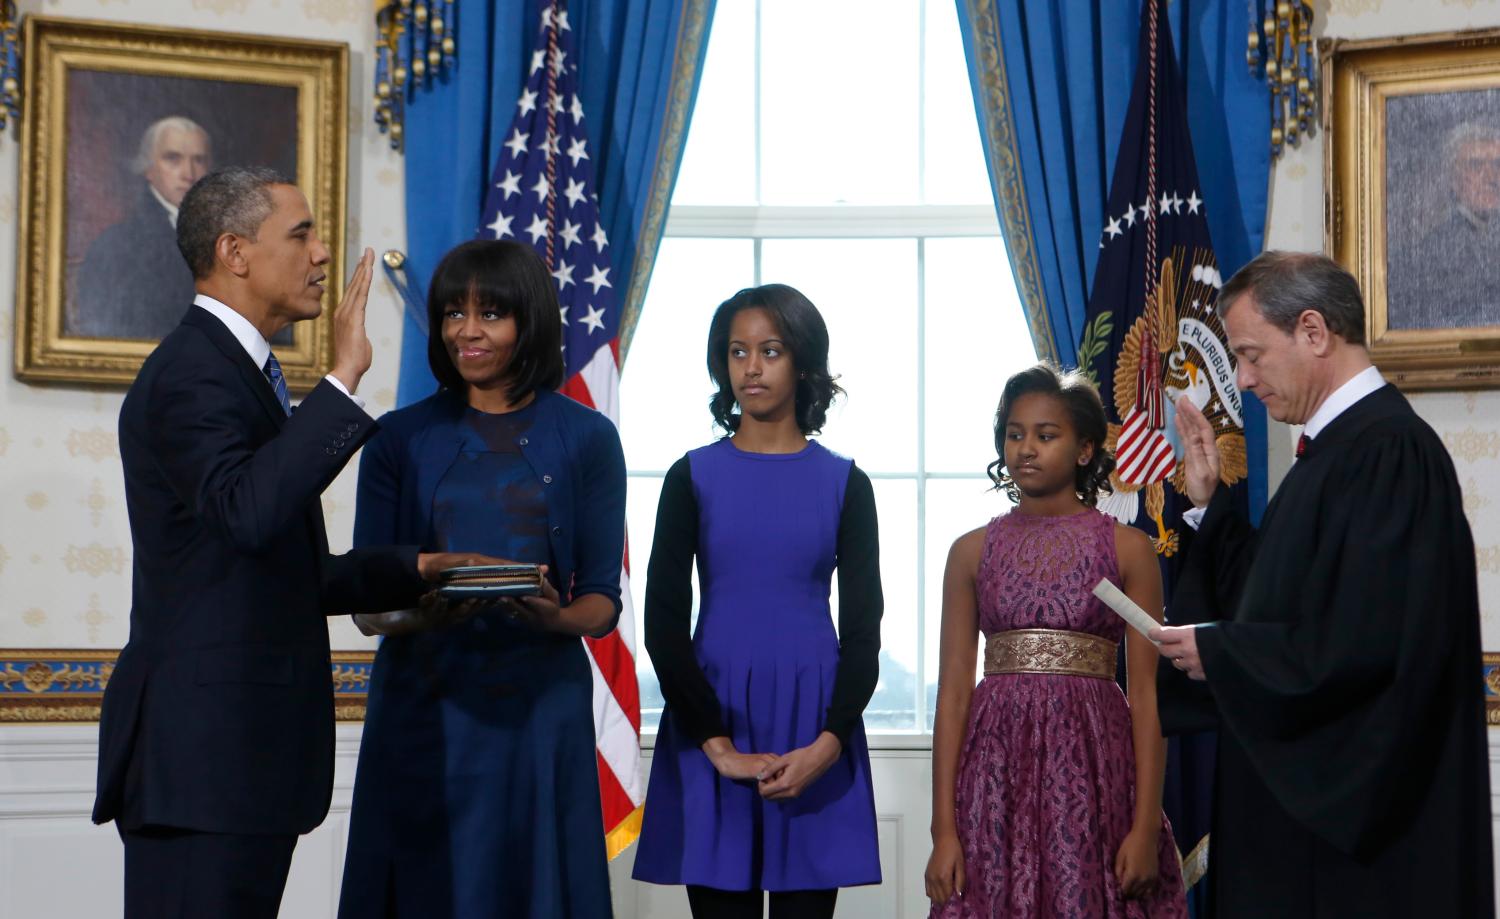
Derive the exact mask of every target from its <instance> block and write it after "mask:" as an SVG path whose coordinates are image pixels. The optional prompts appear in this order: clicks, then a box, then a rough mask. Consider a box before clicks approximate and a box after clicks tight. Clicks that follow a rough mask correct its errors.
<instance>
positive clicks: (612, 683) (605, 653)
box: [586, 631, 641, 734]
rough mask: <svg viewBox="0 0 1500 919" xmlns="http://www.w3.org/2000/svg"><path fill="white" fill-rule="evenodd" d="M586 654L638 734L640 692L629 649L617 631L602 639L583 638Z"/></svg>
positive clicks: (639, 725) (639, 727)
mask: <svg viewBox="0 0 1500 919" xmlns="http://www.w3.org/2000/svg"><path fill="white" fill-rule="evenodd" d="M586 641H587V642H588V646H589V651H590V653H592V654H593V655H594V663H596V664H598V665H599V672H600V673H601V674H603V675H604V682H606V683H608V684H609V688H610V690H611V691H613V692H614V694H615V701H616V702H618V703H620V708H621V709H623V710H624V711H625V717H627V718H629V719H630V725H631V727H633V728H635V732H636V733H637V734H639V733H640V732H641V689H640V686H638V685H637V684H636V681H635V660H634V659H633V658H632V657H631V655H630V649H629V648H627V647H625V641H624V640H623V639H622V638H620V633H619V632H618V631H614V632H610V633H609V634H608V635H606V636H604V637H603V638H589V639H586Z"/></svg>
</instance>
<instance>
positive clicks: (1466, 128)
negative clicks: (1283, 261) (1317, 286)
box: [1321, 31, 1500, 389]
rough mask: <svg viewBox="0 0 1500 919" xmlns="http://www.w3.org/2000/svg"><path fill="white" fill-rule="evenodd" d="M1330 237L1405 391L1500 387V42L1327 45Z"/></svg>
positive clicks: (1375, 350)
mask: <svg viewBox="0 0 1500 919" xmlns="http://www.w3.org/2000/svg"><path fill="white" fill-rule="evenodd" d="M1321 51H1322V55H1321V56H1322V65H1323V77H1324V83H1323V91H1324V98H1323V103H1324V119H1325V121H1326V123H1327V125H1328V131H1327V134H1326V136H1325V141H1324V172H1325V176H1324V177H1325V194H1326V195H1327V197H1328V200H1327V202H1326V204H1327V206H1326V207H1325V215H1326V227H1325V230H1326V232H1325V238H1326V241H1327V246H1328V254H1329V255H1331V256H1332V257H1334V258H1335V259H1337V260H1339V261H1340V262H1341V263H1342V264H1343V265H1344V266H1345V267H1347V268H1348V269H1349V270H1350V271H1351V272H1352V273H1353V274H1354V276H1355V277H1356V278H1357V279H1358V280H1359V282H1360V287H1361V289H1362V290H1363V292H1364V295H1365V301H1366V313H1367V315H1366V329H1365V331H1366V335H1367V339H1368V344H1369V346H1370V351H1371V356H1372V357H1373V358H1374V359H1375V363H1376V365H1377V366H1378V367H1379V368H1380V369H1381V371H1382V372H1383V373H1384V374H1385V375H1386V377H1387V378H1388V379H1390V380H1392V381H1393V382H1395V383H1397V384H1398V385H1401V386H1403V387H1405V388H1408V389H1431V388H1468V387H1481V386H1484V387H1488V386H1496V385H1500V31H1486V32H1463V33H1447V34H1443V35H1427V36H1422V35H1419V36H1407V37H1402V38H1393V39H1379V40H1370V41H1357V42H1346V41H1337V40H1335V41H1329V40H1325V41H1324V42H1323V43H1322V45H1321Z"/></svg>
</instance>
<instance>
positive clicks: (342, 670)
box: [0, 648, 375, 723]
mask: <svg viewBox="0 0 1500 919" xmlns="http://www.w3.org/2000/svg"><path fill="white" fill-rule="evenodd" d="M119 653H120V652H118V651H113V650H97V649H80V648H41V649H38V648H0V723H7V722H10V723H16V722H29V723H37V722H41V723H46V722H52V723H56V722H78V721H98V720H99V705H100V703H101V702H102V701H103V699H104V687H105V686H106V685H108V684H109V678H110V676H111V675H112V674H113V673H114V669H115V658H116V657H118V656H119ZM332 657H333V659H332V661H331V668H332V672H331V676H332V679H333V699H334V713H335V715H336V717H337V718H338V720H340V721H363V720H364V719H365V698H366V697H367V696H368V694H369V691H370V671H371V670H372V669H373V667H374V665H375V653H374V652H373V651H334V652H333V655H332Z"/></svg>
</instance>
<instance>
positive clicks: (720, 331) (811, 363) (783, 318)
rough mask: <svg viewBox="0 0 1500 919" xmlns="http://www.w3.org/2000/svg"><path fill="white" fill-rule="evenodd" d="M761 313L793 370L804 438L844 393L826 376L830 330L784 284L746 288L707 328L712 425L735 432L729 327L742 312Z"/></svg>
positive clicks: (736, 418)
mask: <svg viewBox="0 0 1500 919" xmlns="http://www.w3.org/2000/svg"><path fill="white" fill-rule="evenodd" d="M747 309H763V310H765V311H766V312H767V313H770V314H771V321H772V322H774V323H775V324H776V330H777V332H779V333H780V336H781V343H782V344H783V345H785V346H786V350H787V351H788V352H789V353H790V354H791V356H792V366H793V367H794V368H795V369H796V371H797V409H796V414H797V427H798V428H799V429H800V430H801V431H802V433H803V434H816V433H818V432H819V431H821V430H823V422H824V421H826V420H827V418H828V406H829V405H830V404H832V402H833V399H834V397H835V396H839V395H842V394H843V392H844V390H843V389H842V388H840V386H839V385H838V384H837V383H836V382H834V381H835V380H837V379H838V377H836V376H834V375H833V374H831V373H829V372H828V326H827V324H826V323H824V322H823V316H822V315H821V314H820V313H819V312H818V308H817V307H816V306H813V305H812V301H810V300H808V299H807V298H806V297H804V296H803V295H802V293H801V292H800V291H798V290H797V289H796V288H793V287H788V286H787V285H785V284H766V285H764V286H761V287H747V288H745V289H744V290H742V291H740V292H739V293H737V294H735V295H734V296H732V297H730V298H729V299H728V300H725V301H724V302H723V303H720V304H719V308H718V309H717V310H715V311H714V318H713V322H712V323H710V324H709V327H708V374H709V376H710V377H712V378H713V381H714V385H716V386H717V387H718V392H715V393H714V394H713V398H711V399H709V400H708V410H709V411H710V412H712V413H713V416H714V423H716V424H717V425H718V426H719V427H721V428H723V429H724V430H726V431H730V432H733V431H736V430H739V426H740V415H739V413H738V412H736V411H735V410H734V407H735V398H734V385H733V384H732V383H731V382H730V379H729V327H730V326H731V325H732V324H733V323H734V317H735V314H736V313H738V312H740V311H741V310H747Z"/></svg>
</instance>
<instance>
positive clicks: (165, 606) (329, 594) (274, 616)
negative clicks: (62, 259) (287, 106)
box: [94, 169, 485, 917]
mask: <svg viewBox="0 0 1500 919" xmlns="http://www.w3.org/2000/svg"><path fill="white" fill-rule="evenodd" d="M177 244H178V247H179V248H180V249H181V251H182V254H183V257H184V258H186V259H187V262H188V266H189V267H190V268H191V269H192V272H193V276H194V279H195V286H196V289H197V291H198V295H197V297H196V299H195V300H194V302H193V306H192V307H191V308H190V309H189V310H188V312H187V315H186V316H184V317H183V320H182V322H181V324H180V325H178V326H177V328H176V329H175V330H173V331H172V332H171V333H169V334H168V335H167V337H166V338H165V339H163V341H162V343H161V345H160V346H158V347H157V349H156V350H155V351H154V352H153V353H152V354H151V356H150V357H149V358H147V359H146V362H145V364H144V365H143V366H142V368H141V372H140V375H139V376H138V377H137V378H136V380H135V383H134V384H133V385H132V386H131V388H130V392H129V393H128V394H127V395H126V397H125V402H124V404H123V406H122V407H121V409H120V457H121V460H122V462H123V465H124V469H125V490H126V503H127V505H128V507H129V511H130V529H131V540H132V543H133V546H134V572H133V577H134V583H133V597H132V607H131V613H130V641H129V642H128V643H127V644H126V646H125V648H124V650H123V651H121V652H120V658H119V661H118V663H117V665H116V667H115V671H114V674H113V676H112V677H111V679H110V681H109V686H108V688H107V689H106V691H105V694H104V707H103V712H102V714H101V717H100V724H99V734H100V737H99V785H98V797H97V800H96V802H95V806H94V820H95V821H96V822H99V823H103V822H107V821H109V820H114V821H115V822H116V825H117V828H118V830H119V832H120V836H121V838H122V839H123V841H124V844H125V915H126V916H127V917H147V916H149V917H168V916H174V917H175V916H183V917H199V916H204V917H207V916H212V917H274V916H275V915H276V913H277V910H278V908H279V905H280V901H281V894H282V889H283V887H284V886H285V883H286V876H287V869H288V867H289V865H290V862H291V857H292V848H293V846H294V845H295V843H296V839H297V836H298V834H301V833H306V832H308V831H310V830H312V829H313V828H314V827H316V826H317V825H318V824H319V823H321V822H322V820H323V817H324V816H325V815H326V814H327V811H328V804H329V798H330V795H331V793H332V787H333V722H334V718H333V690H332V682H331V679H330V671H329V646H328V628H327V623H326V621H325V616H328V615H334V614H341V613H359V612H375V611H381V610H387V609H392V608H399V607H409V606H412V605H414V604H416V603H417V602H418V600H419V597H420V596H421V595H422V594H423V593H424V591H425V590H426V586H425V585H426V582H427V581H430V580H434V579H435V578H436V576H437V572H438V571H440V570H441V569H442V568H445V567H449V566H451V565H454V564H460V563H465V562H470V561H475V562H483V561H485V560H484V559H480V558H476V557H473V556H466V555H462V554H459V555H453V554H419V552H418V549H417V547H415V546H410V547H404V548H402V547H383V548H371V549H363V550H356V551H353V552H349V553H347V554H345V555H331V554H329V552H328V544H327V537H326V534H325V532H324V528H323V516H322V511H321V506H320V504H319V497H318V496H319V494H320V493H321V492H322V491H323V489H324V488H326V487H327V486H328V484H329V483H330V482H332V481H333V478H334V477H335V476H336V475H337V474H338V472H339V470H340V469H342V468H343V466H344V464H345V463H346V462H348V460H349V458H350V456H351V455H352V454H353V453H354V451H355V450H356V449H358V447H359V446H360V444H361V443H363V442H364V440H365V439H366V438H368V437H369V436H370V434H371V433H373V431H374V429H375V425H374V422H373V421H372V420H371V419H370V417H369V416H368V415H367V414H366V413H365V411H364V409H363V405H362V403H361V402H360V401H359V400H358V398H357V397H355V396H354V391H355V389H356V388H357V387H358V386H359V381H360V378H361V377H362V376H363V375H364V373H365V371H366V370H368V369H369V366H370V360H371V347H370V341H369V338H368V337H367V336H366V334H365V328H364V324H365V300H366V297H367V295H368V292H369V286H370V279H371V275H372V273H373V260H374V256H373V253H371V252H370V251H369V250H366V251H365V254H364V257H363V258H362V259H361V260H360V264H359V268H358V269H357V270H356V271H355V273H354V276H353V278H352V280H351V281H350V283H349V287H348V289H347V290H346V292H345V295H344V300H343V302H342V303H341V304H340V305H339V307H338V309H337V310H336V312H335V314H334V319H333V338H334V355H335V356H334V364H333V372H332V373H330V374H329V375H328V376H327V377H325V378H324V379H323V381H322V382H320V383H319V384H318V385H317V386H316V387H314V388H313V390H312V391H311V392H310V393H308V395H307V397H306V398H305V399H304V400H303V401H302V403H301V404H300V405H299V406H298V408H297V411H296V413H295V414H293V413H292V411H291V407H290V402H289V400H288V398H287V392H286V384H285V381H284V379H283V378H282V374H281V368H280V364H279V363H278V361H277V359H276V357H275V356H274V355H273V354H272V353H271V348H270V344H269V341H270V339H271V338H272V337H273V336H274V335H275V334H276V332H278V331H279V330H281V329H283V328H286V327H287V326H289V325H290V324H291V323H293V322H298V321H301V320H305V319H314V318H316V317H317V316H318V314H319V313H320V312H321V311H322V299H323V285H324V283H325V281H326V275H325V272H324V267H325V266H326V265H327V263H328V250H327V249H326V248H325V247H324V245H323V243H322V242H321V241H320V240H319V238H318V234H317V230H316V229H315V228H314V225H313V220H312V214H311V212H310V211H309V209H308V205H307V200H306V199H305V198H304V197H303V196H302V193H301V192H300V191H298V190H297V188H296V187H295V186H294V185H292V184H291V183H290V182H288V181H287V180H285V179H283V178H281V177H279V176H278V175H277V174H275V173H274V172H271V171H270V170H265V169H229V170H224V171H222V172H217V173H213V174H211V175H209V176H207V177H205V178H204V179H202V180H201V181H200V182H198V183H197V184H196V185H194V186H193V188H192V190H191V191H190V192H189V193H188V194H187V196H186V197H185V198H184V199H183V201H182V207H181V212H180V214H179V217H178V221H177Z"/></svg>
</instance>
